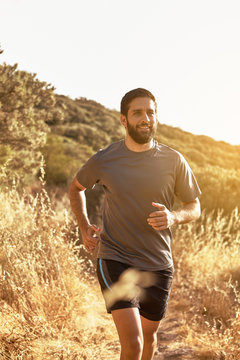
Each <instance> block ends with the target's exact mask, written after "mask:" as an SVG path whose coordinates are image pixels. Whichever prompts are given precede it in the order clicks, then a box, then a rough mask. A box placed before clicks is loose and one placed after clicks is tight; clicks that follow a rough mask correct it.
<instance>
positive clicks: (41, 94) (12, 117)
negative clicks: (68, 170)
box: [0, 63, 55, 183]
mask: <svg viewBox="0 0 240 360" xmlns="http://www.w3.org/2000/svg"><path fill="white" fill-rule="evenodd" d="M54 105H55V95H54V88H53V86H51V85H50V84H47V83H46V82H41V81H39V80H38V79H37V78H36V74H31V73H28V72H25V71H19V70H18V69H17V64H15V65H13V66H10V65H6V64H5V63H4V64H3V65H0V162H1V164H2V165H3V163H4V162H6V160H7V165H6V167H7V173H8V176H10V177H11V176H12V175H13V174H17V175H18V178H20V180H21V182H22V183H26V182H27V181H29V179H30V178H31V177H32V176H33V175H35V174H36V173H37V171H38V170H39V166H40V160H41V151H40V150H41V148H42V147H43V146H44V144H45V143H46V135H47V132H48V131H49V127H48V125H47V124H46V122H47V121H48V120H49V119H51V117H53V116H54V115H53V114H54Z"/></svg>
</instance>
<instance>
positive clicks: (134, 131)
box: [127, 119, 157, 144]
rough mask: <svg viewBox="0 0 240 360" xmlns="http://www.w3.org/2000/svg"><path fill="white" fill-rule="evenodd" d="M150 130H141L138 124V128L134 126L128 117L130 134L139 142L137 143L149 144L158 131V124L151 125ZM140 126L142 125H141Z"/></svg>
mask: <svg viewBox="0 0 240 360" xmlns="http://www.w3.org/2000/svg"><path fill="white" fill-rule="evenodd" d="M141 125H145V124H141ZM146 125H148V126H149V129H150V131H148V132H146V133H144V132H141V130H140V129H139V130H138V126H136V128H135V127H134V126H132V125H131V124H129V122H128V119H127V129H128V134H129V135H130V136H131V138H132V139H133V140H134V141H135V142H136V143H137V144H147V143H149V142H150V141H151V140H152V138H153V137H154V135H155V133H156V131H157V125H156V124H154V125H149V124H146ZM139 126H140V125H139Z"/></svg>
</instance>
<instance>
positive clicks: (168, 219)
mask: <svg viewBox="0 0 240 360" xmlns="http://www.w3.org/2000/svg"><path fill="white" fill-rule="evenodd" d="M152 206H155V207H156V208H157V209H158V211H154V212H152V213H150V214H149V218H148V219H147V222H148V224H149V225H150V226H152V227H153V229H155V230H165V229H168V228H169V227H170V226H172V225H174V224H175V215H174V213H172V212H171V211H169V210H168V209H167V208H166V206H164V205H162V204H158V203H154V202H153V203H152Z"/></svg>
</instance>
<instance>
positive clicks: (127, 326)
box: [112, 308, 150, 360]
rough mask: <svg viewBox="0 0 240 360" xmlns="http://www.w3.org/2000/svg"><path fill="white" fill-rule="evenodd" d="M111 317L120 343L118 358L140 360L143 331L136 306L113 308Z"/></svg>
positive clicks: (121, 359)
mask: <svg viewBox="0 0 240 360" xmlns="http://www.w3.org/2000/svg"><path fill="white" fill-rule="evenodd" d="M112 317H113V320H114V322H115V325H116V328H117V331H118V336H119V340H120V343H121V357H120V360H141V358H142V357H141V356H142V350H143V333H142V324H141V318H140V314H139V310H138V308H126V309H119V310H113V311H112ZM146 359H147V358H146ZM149 359H150V358H149Z"/></svg>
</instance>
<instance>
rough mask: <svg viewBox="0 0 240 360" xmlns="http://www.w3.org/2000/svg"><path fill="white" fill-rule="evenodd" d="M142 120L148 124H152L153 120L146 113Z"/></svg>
mask: <svg viewBox="0 0 240 360" xmlns="http://www.w3.org/2000/svg"><path fill="white" fill-rule="evenodd" d="M142 120H143V121H146V122H151V119H150V117H149V116H148V114H147V113H146V112H144V113H143V117H142Z"/></svg>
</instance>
